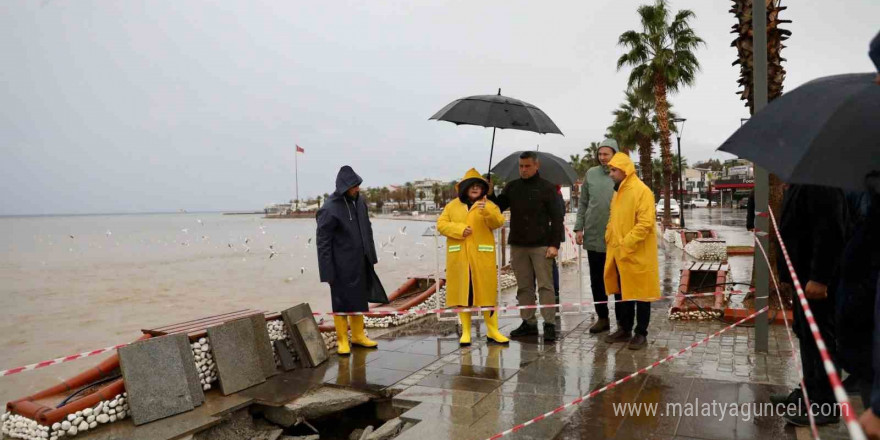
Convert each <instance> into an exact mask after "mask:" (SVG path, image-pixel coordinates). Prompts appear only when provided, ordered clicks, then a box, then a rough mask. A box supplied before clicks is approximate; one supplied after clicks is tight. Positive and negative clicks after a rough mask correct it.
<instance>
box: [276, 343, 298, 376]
mask: <svg viewBox="0 0 880 440" xmlns="http://www.w3.org/2000/svg"><path fill="white" fill-rule="evenodd" d="M272 344H273V345H275V352H276V353H278V359H280V360H281V369H282V370H284V371H290V370H294V369H296V359H295V358H294V357H293V353H291V352H290V349H288V348H287V344H285V343H284V341H274V342H272Z"/></svg>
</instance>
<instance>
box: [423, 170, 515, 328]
mask: <svg viewBox="0 0 880 440" xmlns="http://www.w3.org/2000/svg"><path fill="white" fill-rule="evenodd" d="M455 188H456V191H457V192H458V198H457V199H454V200H452V201H451V202H449V203H448V204H447V205H446V207H445V208H443V213H442V214H440V217H439V218H438V219H437V231H439V232H440V233H441V234H443V235H445V236H446V306H447V307H494V306H495V305H497V304H498V294H497V286H498V278H497V276H496V270H497V268H496V263H495V236H494V235H493V234H492V231H493V230H495V229H498V228H500V227H501V226H502V225H503V224H504V216H503V215H501V210H499V209H498V206H497V205H495V204H494V203H492V202H491V201H489V200H486V195H487V193H488V191H489V182H487V181H486V179H483V177H482V176H480V173H479V172H478V171H477V170H475V169H473V168H471V169H470V170H468V172H467V173H466V174H465V175H464V177H463V178H462V179H461V182H458V184H457V185H455ZM458 316H459V319H461V326H462V335H461V341H460V343H461V344H462V345H468V344H470V343H471V314H470V312H467V313H459V315H458ZM483 316H484V319H485V321H486V327H487V328H488V332H487V335H486V336H487V337H488V339H489V340H491V341H494V342H497V343H500V344H504V343H507V342H508V341H509V340H508V339H507V337H505V336H504V335H502V334H501V333H500V332H499V331H498V313H497V312H496V311H490V312H483Z"/></svg>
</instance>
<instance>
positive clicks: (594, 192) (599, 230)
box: [574, 139, 617, 333]
mask: <svg viewBox="0 0 880 440" xmlns="http://www.w3.org/2000/svg"><path fill="white" fill-rule="evenodd" d="M614 153H617V141H615V140H614V139H605V140H604V141H602V143H601V144H599V149H598V152H597V153H596V156H597V157H596V159H597V160H598V161H599V164H600V165H598V166H595V167H593V168H590V169H589V170H588V171H587V174H586V175H585V176H584V184H583V185H582V186H581V193H580V197H579V199H578V211H577V220H576V221H575V224H574V231H575V232H576V233H577V238H576V239H577V242H578V244H582V245H583V246H584V249H586V250H587V260H588V261H589V264H590V287H591V289H592V291H593V301H595V302H597V303H598V302H602V304H596V305H595V307H596V314H597V315H599V319H598V320H597V321H596V322H595V323H594V324H593V326H592V327H590V333H601V332H604V331H607V330H608V329H610V328H611V324H610V321H609V320H608V304H607V303H605V301H608V297H607V296H606V294H605V281H604V271H605V228H606V227H607V226H608V215H609V210H610V207H611V197H612V196H613V195H614V181H613V180H611V177H610V176H609V175H608V161H609V160H611V157H613V156H614Z"/></svg>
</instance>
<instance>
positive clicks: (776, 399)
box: [770, 388, 804, 405]
mask: <svg viewBox="0 0 880 440" xmlns="http://www.w3.org/2000/svg"><path fill="white" fill-rule="evenodd" d="M803 396H804V393H803V391H801V389H800V388H795V389H793V390H791V392H790V393H788V394H771V395H770V403H772V404H773V405H788V404H789V403H797V402H798V401H799V400H801V399H802V398H803Z"/></svg>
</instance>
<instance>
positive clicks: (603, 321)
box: [590, 318, 611, 334]
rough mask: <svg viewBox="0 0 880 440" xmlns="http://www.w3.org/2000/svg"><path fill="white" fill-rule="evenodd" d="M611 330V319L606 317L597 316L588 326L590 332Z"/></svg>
mask: <svg viewBox="0 0 880 440" xmlns="http://www.w3.org/2000/svg"><path fill="white" fill-rule="evenodd" d="M608 330H611V321H609V320H608V318H599V320H598V321H596V322H595V323H594V324H593V325H592V326H590V333H594V334H595V333H602V332H607V331H608Z"/></svg>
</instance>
